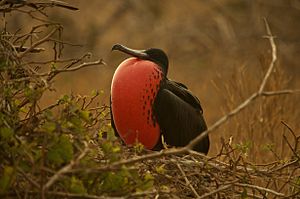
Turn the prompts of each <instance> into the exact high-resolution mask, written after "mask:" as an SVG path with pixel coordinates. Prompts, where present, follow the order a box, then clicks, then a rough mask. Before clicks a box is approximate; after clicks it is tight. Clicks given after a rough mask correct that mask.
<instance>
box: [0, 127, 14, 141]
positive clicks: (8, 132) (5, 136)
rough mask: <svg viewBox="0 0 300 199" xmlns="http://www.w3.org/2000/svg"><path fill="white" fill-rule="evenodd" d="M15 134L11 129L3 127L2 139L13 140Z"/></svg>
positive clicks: (1, 130)
mask: <svg viewBox="0 0 300 199" xmlns="http://www.w3.org/2000/svg"><path fill="white" fill-rule="evenodd" d="M13 134H14V132H13V130H12V129H11V128H8V127H3V128H1V129H0V137H1V139H3V140H9V139H11V138H12V136H13Z"/></svg>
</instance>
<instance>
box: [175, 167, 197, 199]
mask: <svg viewBox="0 0 300 199" xmlns="http://www.w3.org/2000/svg"><path fill="white" fill-rule="evenodd" d="M176 165H177V167H178V169H179V170H180V172H181V174H182V175H183V178H184V180H185V183H186V184H187V186H189V187H190V189H191V190H192V192H193V193H194V195H195V196H196V197H197V198H199V197H200V195H199V194H198V193H197V191H196V190H195V188H194V187H193V185H192V184H191V182H190V181H189V179H188V178H187V176H186V174H185V172H184V171H183V169H182V168H181V166H180V164H178V163H177V164H176Z"/></svg>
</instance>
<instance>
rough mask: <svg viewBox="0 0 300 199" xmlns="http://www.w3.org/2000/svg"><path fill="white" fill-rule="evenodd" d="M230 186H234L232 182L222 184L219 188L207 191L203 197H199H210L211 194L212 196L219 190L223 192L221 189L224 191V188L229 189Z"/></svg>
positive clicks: (200, 198)
mask: <svg viewBox="0 0 300 199" xmlns="http://www.w3.org/2000/svg"><path fill="white" fill-rule="evenodd" d="M230 187H232V184H229V185H225V186H222V187H220V188H218V189H215V190H213V191H211V192H208V193H206V194H203V195H202V196H201V197H199V198H198V199H203V198H207V197H210V196H212V195H214V194H216V193H219V192H221V191H224V190H226V189H229V188H230Z"/></svg>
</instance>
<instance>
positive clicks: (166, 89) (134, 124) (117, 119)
mask: <svg viewBox="0 0 300 199" xmlns="http://www.w3.org/2000/svg"><path fill="white" fill-rule="evenodd" d="M112 50H118V51H121V52H123V53H126V54H128V55H130V56H132V57H130V58H128V59H126V60H124V61H123V62H122V63H121V64H120V65H119V66H118V68H117V69H116V71H115V73H114V76H113V79H112V84H111V124H112V127H113V129H114V131H115V132H116V134H117V135H119V136H120V137H121V139H122V140H123V141H124V142H125V144H127V145H133V144H134V143H136V142H140V143H141V144H143V145H144V146H145V147H146V148H147V149H152V150H161V149H163V147H164V146H165V143H166V144H167V145H170V146H177V147H183V146H185V145H187V144H188V143H189V142H190V141H191V140H192V139H194V138H195V137H197V136H198V135H199V134H201V133H202V132H203V131H205V130H206V129H207V126H206V123H205V120H204V117H203V110H202V107H201V105H200V101H199V99H198V98H197V97H196V96H195V95H193V94H192V93H191V92H190V91H189V90H188V88H187V87H186V86H185V85H184V84H182V83H179V82H176V81H172V80H170V79H168V78H167V74H168V67H169V61H168V57H167V55H166V54H165V52H164V51H162V50H161V49H157V48H150V49H147V50H134V49H130V48H128V47H126V46H123V45H120V44H116V45H114V46H113V47H112ZM193 149H194V150H196V151H198V152H201V153H204V154H207V153H208V149H209V137H208V136H206V137H205V138H204V139H203V140H202V141H200V143H198V144H197V145H196V146H195V147H194V148H193Z"/></svg>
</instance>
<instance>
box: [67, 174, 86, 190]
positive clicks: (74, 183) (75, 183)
mask: <svg viewBox="0 0 300 199" xmlns="http://www.w3.org/2000/svg"><path fill="white" fill-rule="evenodd" d="M69 191H70V192H71V193H77V194H85V193H87V191H86V188H85V187H84V185H83V182H82V181H81V180H79V179H78V178H76V177H75V176H72V178H71V185H70V188H69Z"/></svg>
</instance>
